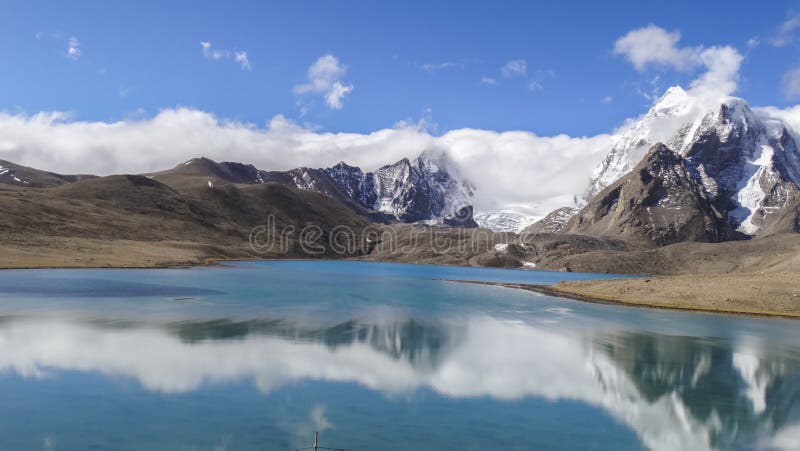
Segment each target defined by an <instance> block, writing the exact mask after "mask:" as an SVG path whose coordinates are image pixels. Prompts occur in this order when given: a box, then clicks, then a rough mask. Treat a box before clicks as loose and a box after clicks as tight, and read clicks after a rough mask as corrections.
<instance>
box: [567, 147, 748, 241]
mask: <svg viewBox="0 0 800 451" xmlns="http://www.w3.org/2000/svg"><path fill="white" fill-rule="evenodd" d="M566 231H568V232H570V233H582V234H589V235H600V236H609V237H614V238H619V239H623V240H630V241H634V242H649V243H653V244H656V245H666V244H672V243H676V242H680V241H710V242H715V241H723V240H727V239H731V238H733V237H734V236H735V234H734V233H733V232H732V230H731V229H730V227H728V225H727V222H726V221H725V218H724V217H723V215H721V214H720V212H719V211H718V210H717V209H716V208H715V207H714V205H713V203H712V202H711V201H710V200H709V199H708V198H707V196H706V195H705V192H704V191H703V188H702V186H701V185H699V184H698V183H697V182H696V181H695V180H694V179H693V177H692V174H691V171H690V169H689V167H688V166H687V164H686V161H685V160H684V158H683V157H681V156H680V155H678V154H677V153H675V152H673V151H672V150H670V149H669V148H668V147H667V146H666V145H664V144H662V143H657V144H655V145H654V146H652V147H651V148H650V149H649V150H648V152H647V153H646V154H645V156H644V158H642V160H641V161H640V162H639V163H638V164H637V165H636V166H635V167H634V168H633V169H632V170H631V171H629V172H628V173H627V174H625V176H623V177H622V178H620V179H619V180H617V181H615V182H614V183H612V184H611V185H609V186H608V187H606V188H604V189H603V190H602V191H600V192H599V193H598V194H597V195H596V196H595V197H594V198H593V199H592V200H591V201H590V202H589V203H588V204H587V205H586V206H585V207H584V208H583V209H581V211H580V212H578V213H577V214H576V215H575V216H574V217H573V218H572V219H571V220H570V222H569V224H568V226H567V228H566Z"/></svg>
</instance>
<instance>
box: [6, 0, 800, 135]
mask: <svg viewBox="0 0 800 451" xmlns="http://www.w3.org/2000/svg"><path fill="white" fill-rule="evenodd" d="M166 3H167V2H139V1H137V2H78V3H74V2H69V3H67V2H52V3H45V2H34V1H6V2H4V3H3V5H2V6H0V57H2V61H3V68H2V70H0V86H2V88H0V110H3V111H6V112H9V113H12V114H14V113H25V114H35V113H37V112H39V111H53V110H57V111H69V112H71V113H72V114H73V115H74V117H76V118H78V119H80V120H88V121H114V120H119V119H124V118H127V117H149V116H153V115H155V114H156V113H157V112H158V111H159V110H161V109H164V108H173V107H176V106H186V107H191V108H196V109H199V110H203V111H206V112H210V113H213V114H215V115H217V116H218V117H225V118H230V119H233V120H237V121H244V122H252V123H254V124H257V125H259V126H261V125H263V124H264V123H265V122H267V121H269V120H270V118H272V117H274V116H275V115H277V114H282V115H284V116H286V117H287V118H289V119H291V120H294V121H297V122H298V123H308V124H314V126H317V127H320V129H322V130H328V131H352V132H361V133H365V132H370V131H373V130H377V129H382V128H387V127H392V126H393V124H395V123H397V122H398V121H401V120H406V121H412V122H416V121H418V120H420V119H425V120H426V121H428V122H429V123H432V124H437V126H436V127H437V128H436V129H435V130H434V131H435V133H444V132H446V131H448V130H453V129H459V128H465V127H471V128H481V129H489V130H500V131H504V130H528V131H533V132H535V133H537V134H539V135H544V136H547V135H553V134H557V133H566V134H569V135H572V136H582V135H595V134H597V133H602V132H608V131H610V130H612V129H613V128H614V127H616V126H618V125H620V124H621V123H622V121H623V120H624V119H626V118H629V117H634V116H636V115H639V114H641V113H642V112H644V111H645V110H646V105H647V104H648V103H649V100H647V98H646V97H645V96H644V95H643V93H645V94H650V93H653V92H659V91H661V90H663V89H666V88H667V87H668V86H669V85H670V84H675V83H681V84H686V83H688V82H689V81H691V80H692V79H694V78H696V76H697V74H698V73H699V72H701V71H702V68H695V69H694V70H688V71H676V70H674V69H670V68H668V67H667V68H665V67H648V68H645V70H642V71H639V70H636V69H635V68H634V67H633V65H632V64H631V63H630V61H628V60H627V59H626V58H624V57H623V56H621V55H619V54H615V53H614V51H613V50H614V45H615V41H616V40H617V39H618V38H620V37H621V36H623V35H624V34H625V33H627V32H628V31H630V30H632V29H636V28H639V27H643V26H646V25H647V24H649V23H655V24H657V25H658V26H659V27H662V28H663V29H665V30H668V31H673V30H678V31H680V33H681V39H680V45H682V46H700V45H703V46H707V47H708V46H714V45H730V46H732V47H734V48H736V49H737V50H739V52H740V53H741V54H742V55H744V57H745V58H744V62H743V63H742V67H741V70H740V79H739V83H738V89H737V91H736V94H737V95H740V96H742V97H745V98H747V99H748V100H749V101H750V102H751V103H752V104H754V105H775V106H787V105H790V104H794V103H796V102H795V101H794V99H791V98H787V95H786V94H787V93H786V89H785V87H784V88H783V89H782V79H783V77H784V74H785V73H786V72H787V71H789V70H790V69H792V68H794V67H797V66H798V64H800V52H799V51H798V47H797V45H796V44H795V43H794V42H793V41H791V39H790V40H789V42H784V43H783V45H780V46H778V47H776V46H774V45H772V42H773V41H774V39H775V38H776V36H778V34H779V33H780V26H781V24H782V23H785V21H787V19H790V18H792V17H793V15H794V14H795V13H797V12H800V5H798V4H797V2H788V1H772V2H769V4H768V6H765V5H763V4H761V5H759V4H758V3H756V2H736V1H725V2H722V1H720V2H703V3H702V4H698V2H690V1H670V2H642V1H631V2H614V3H613V4H608V3H610V2H589V1H587V2H567V1H562V2H551V3H549V4H541V2H537V3H534V2H463V3H453V2H411V1H405V2H392V3H391V4H390V3H389V2H355V1H344V2H333V1H324V2H323V1H320V2H300V1H296V2H283V3H267V2H251V3H244V2H236V3H234V2H224V3H223V2H216V3H210V2H188V1H187V2H170V3H169V4H168V5H166ZM793 8H794V9H793ZM71 38H74V40H72V41H70V39H71ZM201 42H208V43H210V44H211V47H210V50H209V52H213V51H219V52H222V53H218V54H217V55H218V56H219V59H213V57H212V58H210V57H207V56H213V54H212V53H207V54H206V56H204V53H203V48H202V47H201ZM748 42H750V43H751V45H750V46H748ZM755 42H758V45H755V46H753V45H752V44H754V43H755ZM70 47H72V48H73V51H72V54H70V53H69V48H70ZM225 52H227V53H225ZM237 52H246V54H247V61H248V62H249V64H250V70H247V68H243V67H242V61H241V60H240V61H236V53H237ZM328 54H329V55H332V56H334V57H335V58H336V60H337V62H338V66H337V68H338V69H339V70H340V72H339V73H338V74H337V76H336V80H337V81H339V82H340V83H341V86H343V87H346V88H349V87H352V91H351V92H348V93H346V94H345V95H343V96H342V97H341V99H340V100H341V105H340V106H341V107H340V108H331V106H330V105H328V104H327V103H326V101H325V99H324V98H323V96H322V95H317V94H316V93H314V92H301V91H304V90H303V89H298V88H297V87H298V86H303V85H304V84H305V85H307V84H308V83H309V81H308V79H307V71H308V69H309V66H311V65H312V64H313V63H314V62H315V61H317V60H318V59H319V58H320V57H322V56H323V55H328ZM511 61H518V62H519V61H524V62H525V71H524V72H525V73H524V74H523V73H522V70H521V67H520V65H519V64H518V63H517V64H516V65H515V64H512V65H511V66H509V67H511V68H512V69H513V68H516V69H517V70H516V71H514V70H511V71H508V70H507V71H506V74H507V76H504V75H503V71H502V69H501V68H503V67H504V66H505V65H507V64H508V63H509V62H511ZM656 77H658V82H657V83H652V81H653V80H654V79H655V78H656ZM489 79H492V80H494V81H495V83H494V84H488V83H486V82H487V81H490V80H489ZM482 80H484V83H482ZM309 90H311V91H313V89H311V88H309V89H306V90H305V91H309ZM604 99H605V100H604Z"/></svg>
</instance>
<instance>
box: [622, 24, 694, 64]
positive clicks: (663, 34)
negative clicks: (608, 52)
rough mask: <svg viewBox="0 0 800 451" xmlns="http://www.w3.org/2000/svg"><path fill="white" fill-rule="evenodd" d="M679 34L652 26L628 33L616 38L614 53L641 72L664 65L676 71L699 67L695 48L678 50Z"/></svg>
mask: <svg viewBox="0 0 800 451" xmlns="http://www.w3.org/2000/svg"><path fill="white" fill-rule="evenodd" d="M680 39H681V34H680V32H678V31H672V32H669V31H667V30H665V29H663V28H661V27H659V26H656V25H655V24H649V25H647V26H646V27H643V28H637V29H635V30H631V31H629V32H628V33H627V34H625V35H624V36H622V37H621V38H619V39H617V42H616V43H615V44H614V53H616V54H617V55H622V56H624V57H625V58H627V59H628V61H630V62H631V64H633V66H634V67H635V68H636V69H637V70H640V71H643V70H645V69H647V68H648V67H649V66H652V65H656V66H664V67H670V68H674V69H677V70H690V69H693V68H695V67H697V65H698V64H699V61H698V58H697V49H696V48H692V47H684V48H678V47H677V44H678V41H680Z"/></svg>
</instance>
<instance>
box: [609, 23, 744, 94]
mask: <svg viewBox="0 0 800 451" xmlns="http://www.w3.org/2000/svg"><path fill="white" fill-rule="evenodd" d="M680 39H681V34H680V32H678V31H672V32H669V31H667V30H665V29H663V28H661V27H658V26H657V25H654V24H649V25H647V26H646V27H643V28H637V29H635V30H631V31H629V32H628V33H627V34H625V35H624V36H622V37H620V38H619V39H617V41H616V43H615V44H614V53H616V54H618V55H621V56H623V57H625V58H626V59H627V60H628V61H629V62H630V63H631V64H633V66H634V67H635V68H636V69H637V70H639V71H644V70H646V69H648V68H652V67H655V68H659V69H674V70H678V71H691V70H695V69H697V68H704V69H705V72H704V73H702V74H701V75H700V76H699V77H698V78H697V79H695V80H694V81H692V82H691V87H690V91H691V94H693V95H694V96H696V97H698V98H700V99H703V100H709V101H715V100H717V99H719V98H720V97H722V96H727V95H730V94H732V93H733V92H734V91H735V90H736V85H737V82H738V80H739V68H740V66H741V64H742V60H743V59H744V57H743V56H742V55H741V53H739V51H738V50H736V49H735V48H733V47H730V46H714V47H704V46H702V45H700V46H695V47H679V46H678V42H679V41H680Z"/></svg>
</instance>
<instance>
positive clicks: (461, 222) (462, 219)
mask: <svg viewBox="0 0 800 451" xmlns="http://www.w3.org/2000/svg"><path fill="white" fill-rule="evenodd" d="M472 214H473V211H472V205H467V206H466V207H461V208H460V209H459V210H458V211H457V212H456V213H455V214H453V215H447V216H445V217H444V218H443V219H442V222H444V224H445V225H447V226H450V227H463V228H465V229H475V228H477V227H478V223H477V222H475V219H473V218H472Z"/></svg>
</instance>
